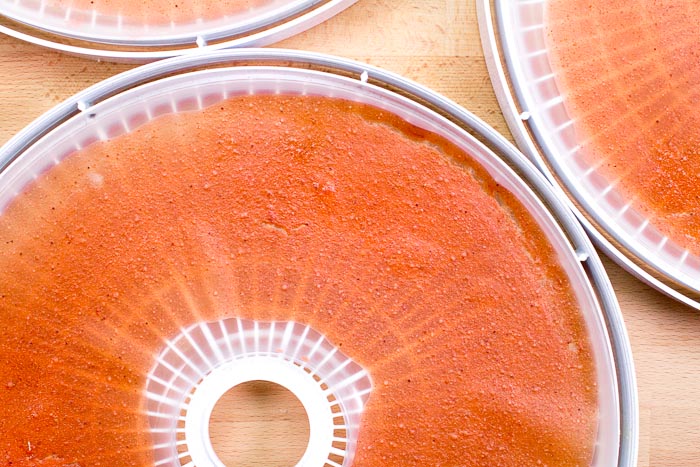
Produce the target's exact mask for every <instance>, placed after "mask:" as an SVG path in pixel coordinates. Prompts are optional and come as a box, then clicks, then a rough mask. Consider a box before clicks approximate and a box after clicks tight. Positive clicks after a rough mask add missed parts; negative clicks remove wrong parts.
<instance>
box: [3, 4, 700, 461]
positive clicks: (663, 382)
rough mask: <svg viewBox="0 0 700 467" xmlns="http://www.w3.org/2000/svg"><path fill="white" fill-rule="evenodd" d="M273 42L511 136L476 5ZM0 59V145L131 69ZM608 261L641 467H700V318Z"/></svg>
mask: <svg viewBox="0 0 700 467" xmlns="http://www.w3.org/2000/svg"><path fill="white" fill-rule="evenodd" d="M277 46H280V47H287V48H295V49H305V50H311V51H318V52H325V53H330V54H335V55H340V56H344V57H348V58H352V59H356V60H360V61H364V62H367V63H370V64H373V65H376V66H379V67H381V68H385V69H388V70H391V71H394V72H396V73H399V74H401V75H403V76H405V77H408V78H410V79H412V80H415V81H417V82H419V83H421V84H424V85H426V86H428V87H430V88H432V89H433V90H435V91H437V92H439V93H441V94H444V95H445V96H447V97H449V98H451V99H452V100H454V101H456V102H457V103H459V104H461V105H463V106H464V107H466V108H467V109H469V110H471V111H472V112H474V113H475V114H476V115H478V116H479V117H481V118H482V119H483V120H485V121H486V122H487V123H489V124H490V125H492V126H493V127H495V128H496V129H497V130H499V131H500V132H501V133H503V134H506V135H509V133H508V129H507V127H506V124H505V122H504V120H503V117H502V115H501V113H500V110H499V107H498V104H497V102H496V98H495V96H494V93H493V91H492V88H491V83H490V81H489V77H488V74H487V71H486V66H485V63H484V59H483V53H482V49H481V43H480V40H479V35H478V29H477V22H476V7H475V5H474V3H473V2H472V1H460V0H359V2H358V3H357V4H356V5H354V6H352V7H351V8H349V9H348V10H346V11H344V12H342V13H341V14H339V15H338V16H336V17H335V18H332V19H331V20H329V21H327V22H326V23H324V24H322V25H320V26H317V27H316V28H313V29H312V30H310V31H307V32H305V33H302V34H300V35H299V36H297V37H294V38H291V39H288V40H285V41H283V42H282V43H279V44H277ZM0 63H1V65H0V143H4V142H5V141H7V140H8V139H9V138H10V137H11V136H12V135H14V134H15V133H16V132H17V131H19V130H20V129H21V128H23V127H24V126H25V125H27V124H28V123H29V122H31V121H32V120H33V119H35V118H37V117H38V116H40V115H41V114H42V113H43V112H45V111H47V110H48V109H50V108H51V107H52V106H54V105H55V104H58V103H59V102H61V101H62V100H64V99H65V98H67V97H69V96H70V95H72V94H74V93H76V92H78V91H80V90H82V89H84V88H85V87H87V86H89V85H91V84H93V83H96V82H98V81H100V80H102V79H104V78H106V77H108V76H111V75H114V74H116V73H118V72H120V71H124V70H127V69H129V68H131V67H133V65H124V64H112V63H106V62H95V61H92V60H89V59H82V58H76V57H69V56H65V55H61V54H58V53H55V52H51V51H48V50H44V49H41V48H39V47H36V46H33V45H29V44H25V43H22V42H19V41H17V40H15V39H13V38H10V37H4V36H2V37H0ZM605 265H606V268H607V270H608V273H609V275H610V278H611V280H612V283H613V286H614V288H615V291H616V292H617V296H618V299H619V302H620V306H621V308H622V312H623V314H624V318H625V321H626V323H627V327H628V330H629V335H630V339H631V342H632V348H633V352H634V358H635V365H636V372H637V378H638V385H639V398H640V418H641V427H640V433H641V436H640V450H639V465H640V466H669V467H671V466H678V467H692V466H700V314H699V313H698V312H695V311H693V310H692V309H690V308H687V307H684V306H682V305H680V304H678V303H676V302H674V301H672V300H670V299H668V298H666V297H665V296H663V295H661V294H660V293H658V292H656V291H654V290H651V289H650V288H649V287H647V286H645V285H643V284H642V283H640V282H639V281H638V280H636V279H635V278H633V277H632V276H630V275H629V274H627V273H626V272H625V271H623V270H622V269H620V268H619V267H618V266H616V265H614V264H613V263H612V262H611V261H609V260H605ZM266 390H267V389H263V392H264V391H266ZM282 398H283V397H282ZM250 465H253V464H250ZM260 465H271V464H265V463H260Z"/></svg>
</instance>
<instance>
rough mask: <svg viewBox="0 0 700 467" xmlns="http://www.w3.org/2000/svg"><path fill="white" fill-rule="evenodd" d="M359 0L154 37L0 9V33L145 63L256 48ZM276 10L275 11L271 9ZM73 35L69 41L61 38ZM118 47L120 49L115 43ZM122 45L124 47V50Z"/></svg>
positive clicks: (299, 5)
mask: <svg viewBox="0 0 700 467" xmlns="http://www.w3.org/2000/svg"><path fill="white" fill-rule="evenodd" d="M357 1H358V0H326V1H324V0H296V1H295V2H294V4H293V5H291V6H290V7H289V8H283V9H277V10H275V11H273V12H270V13H268V14H265V15H262V16H261V17H259V18H255V19H254V20H252V21H250V22H248V23H246V24H245V25H243V26H242V25H240V24H229V25H224V26H217V27H215V28H211V29H203V30H196V31H195V30H192V31H188V32H186V33H174V34H167V35H162V36H161V35H159V36H153V37H121V36H114V35H91V34H85V33H82V32H80V31H75V30H71V29H70V28H67V27H65V28H64V27H58V28H56V27H47V26H45V25H42V24H41V23H38V22H36V21H29V20H27V19H26V18H18V17H17V16H16V15H11V14H7V12H3V11H2V10H1V9H0V18H4V19H5V21H3V22H1V23H0V33H3V34H6V35H8V36H11V37H14V38H16V39H19V40H22V41H25V42H29V43H31V44H35V45H39V46H42V47H47V48H50V49H53V50H58V51H60V52H64V53H67V54H70V55H75V56H80V57H88V58H93V59H98V60H108V61H114V62H127V63H146V62H151V61H154V60H160V59H163V58H170V57H175V56H179V55H186V54H190V53H201V52H208V51H214V50H222V49H228V48H234V47H261V46H264V45H269V44H272V43H275V42H278V41H281V40H283V39H286V38H288V37H292V36H294V35H296V34H299V33H301V32H303V31H305V30H307V29H310V28H312V27H314V26H316V25H318V24H320V23H322V22H324V21H327V20H328V19H330V18H332V17H333V16H335V15H336V14H338V13H340V12H341V11H343V10H345V9H347V8H349V7H350V6H352V5H353V4H355V3H356V2H357ZM276 12H277V13H280V15H276V14H275V13H276ZM71 39H75V40H76V41H74V43H70V42H66V41H67V40H68V41H70V40H71ZM120 47H121V48H120ZM124 47H129V49H127V50H123V48H124Z"/></svg>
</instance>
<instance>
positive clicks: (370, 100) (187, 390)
mask: <svg viewBox="0 0 700 467" xmlns="http://www.w3.org/2000/svg"><path fill="white" fill-rule="evenodd" d="M277 63H285V64H287V65H286V66H279V65H275V66H273V65H272V64H277ZM244 65H245V66H244ZM321 70H323V71H321ZM270 92H272V93H282V94H284V93H294V94H309V95H320V96H327V97H340V98H344V99H349V100H353V101H359V102H363V103H367V104H370V105H373V106H375V107H378V108H380V109H384V110H386V111H389V112H391V113H394V114H396V115H398V116H400V117H402V118H403V119H404V120H406V121H408V122H410V123H411V124H413V125H416V126H418V127H421V128H423V129H426V130H429V131H431V132H434V133H437V134H439V135H441V136H443V137H444V138H446V139H447V140H449V141H450V142H452V143H454V144H456V145H457V146H458V147H460V148H462V149H463V150H465V151H466V152H468V153H469V154H471V155H472V156H473V157H474V158H475V159H476V160H477V162H479V163H480V164H481V165H482V166H483V167H484V168H485V169H486V170H487V171H488V172H489V173H490V174H491V175H492V176H493V177H494V179H495V180H496V181H497V182H498V183H499V184H501V185H502V186H504V187H506V188H507V189H508V190H510V191H511V192H512V193H513V194H514V195H515V196H516V197H517V199H518V200H519V201H520V202H521V203H522V204H523V205H524V206H525V207H526V208H527V209H528V210H529V212H530V213H531V214H532V215H533V217H534V218H535V220H536V221H537V222H538V224H539V225H540V226H541V228H542V230H543V231H544V233H545V235H546V236H547V239H548V240H549V242H550V243H551V244H552V246H553V248H554V249H555V251H556V252H557V255H558V258H559V260H560V262H561V265H562V266H563V268H564V270H565V271H566V273H567V275H568V276H569V279H570V281H571V283H572V286H573V289H574V293H575V295H576V298H577V300H578V302H579V304H580V308H581V312H582V314H583V317H584V319H585V323H586V326H587V329H588V332H589V339H590V342H591V345H592V348H593V358H594V362H595V366H596V374H597V379H598V380H597V387H598V391H599V393H598V400H599V424H598V435H597V442H596V447H595V460H594V464H593V465H594V466H597V467H602V466H612V465H617V466H625V467H627V466H633V465H635V463H636V453H637V436H638V409H637V396H636V382H635V377H634V368H633V364H632V358H631V350H630V346H629V342H628V339H627V335H626V331H625V328H624V323H623V321H622V317H621V314H620V310H619V307H618V305H617V302H616V299H615V297H614V294H613V291H612V288H611V285H610V283H609V281H608V279H607V276H606V275H605V272H604V270H603V268H602V265H601V263H600V259H599V258H598V256H597V254H596V252H595V249H594V248H593V246H592V245H591V244H590V242H589V240H588V238H587V237H586V235H585V233H584V232H583V230H582V229H581V227H580V225H579V224H578V222H577V221H576V220H575V218H574V217H573V215H572V214H571V212H570V211H569V210H568V208H567V207H566V206H565V205H564V204H563V203H562V202H561V201H560V199H559V198H558V197H557V196H556V194H555V193H554V192H553V190H552V189H551V188H550V186H549V184H548V183H547V181H546V180H545V179H544V178H543V177H542V176H541V175H540V174H539V173H538V172H537V171H536V170H535V169H534V167H532V166H531V165H530V164H529V163H528V162H527V161H526V160H525V159H524V157H523V156H522V155H521V154H519V153H518V152H517V151H516V150H514V148H513V147H512V146H510V144H509V143H508V142H507V141H506V140H505V139H504V138H503V137H501V136H500V135H498V134H497V133H496V132H495V131H494V130H492V129H491V128H490V127H488V126H486V125H485V124H484V123H483V122H481V121H480V120H478V119H477V118H476V117H474V116H473V115H472V114H470V113H469V112H467V111H465V110H464V109H462V108H461V107H459V106H457V105H455V104H454V103H452V102H450V101H448V100H447V99H444V98H442V97H441V96H439V95H436V94H435V93H433V92H431V91H429V90H427V89H425V88H423V87H421V86H419V85H416V84H414V83H411V82H409V81H407V80H405V79H403V78H400V77H398V76H396V75H393V74H391V73H388V72H384V71H381V70H379V69H376V68H373V67H370V66H367V65H362V64H358V63H355V62H352V61H348V60H344V59H340V58H333V57H328V56H323V55H317V54H311V53H304V52H293V51H278V50H274V49H265V50H257V49H249V50H232V51H221V52H216V53H212V54H202V55H197V56H189V57H180V58H176V59H171V60H165V61H161V62H158V63H154V64H151V65H147V66H144V67H141V68H138V69H135V70H131V71H129V72H126V73H123V74H121V75H118V76H116V77H114V78H111V79H108V80H106V81H104V82H103V83H101V84H98V85H96V86H93V87H91V88H89V89H87V90H86V91H84V92H82V93H79V94H78V95H76V96H74V97H73V98H71V99H70V100H68V101H67V102H65V103H63V104H61V105H59V106H58V107H56V108H54V109H53V110H52V111H50V112H49V113H47V114H46V115H44V116H43V117H41V118H40V119H38V120H37V121H35V122H34V123H32V124H31V125H30V126H29V127H27V128H26V129H25V130H24V131H23V132H21V133H20V134H18V135H17V136H16V137H15V138H13V139H12V140H11V141H10V142H8V143H7V144H6V145H5V146H4V147H2V148H1V149H0V212H1V211H2V209H3V208H4V207H5V206H6V205H7V204H8V203H9V202H11V201H12V200H13V199H14V198H15V197H16V196H17V194H18V193H19V192H21V191H22V189H23V187H25V186H26V185H27V184H28V183H30V182H31V181H32V180H33V179H34V177H35V176H36V174H38V173H42V172H44V171H46V170H49V169H50V168H51V167H53V166H54V165H56V164H60V163H61V160H62V159H63V158H65V157H67V156H69V155H70V154H71V153H72V152H74V151H76V150H79V149H80V148H82V147H84V146H85V145H87V144H90V143H91V142H94V141H96V140H104V139H108V138H112V137H115V136H117V135H119V134H123V133H127V132H130V131H133V130H134V129H135V128H137V127H138V126H139V125H142V124H143V123H145V122H147V121H149V120H150V119H152V118H155V117H156V116H158V115H161V114H163V113H169V112H177V111H181V110H193V109H200V108H203V107H206V106H209V105H212V104H215V103H217V102H219V101H221V100H223V99H226V98H227V97H230V96H234V95H240V94H256V93H270ZM110 96H111V97H110ZM418 102H421V103H422V104H420V103H418ZM429 107H430V108H429ZM431 109H436V110H439V112H440V113H437V112H435V111H434V110H431ZM441 114H442V115H441ZM283 341H284V342H285V344H284V345H282V344H280V343H281V342H283ZM300 348H306V350H305V351H304V352H303V354H304V355H309V354H311V355H314V354H315V352H316V351H318V352H319V353H318V355H319V358H318V359H314V358H311V359H308V360H307V359H304V360H300V359H299V358H298V355H299V353H298V352H297V350H298V349H300ZM272 349H274V351H273V350H272ZM278 349H287V350H284V351H281V352H280V351H278ZM309 349H311V350H309ZM314 349H316V350H314ZM323 349H325V350H323ZM188 354H190V355H191V356H190V357H187V355H188ZM183 356H185V358H183ZM250 359H255V360H250ZM270 359H272V360H274V365H277V366H279V368H277V366H275V367H274V368H273V367H272V366H270V367H269V368H268V369H269V370H270V371H263V370H264V368H266V367H265V365H266V363H265V362H272V360H270ZM329 359H335V360H334V364H333V365H332V366H331V370H327V369H324V364H325V363H326V362H327V361H328V360H329ZM188 361H189V362H190V363H187V362H188ZM246 361H247V362H249V363H246ZM302 361H303V363H302ZM178 362H179V363H178ZM194 362H198V363H194ZM250 362H255V363H256V364H260V365H262V366H263V370H260V371H258V370H256V369H255V368H256V367H257V366H258V365H252V364H250ZM270 365H273V363H270ZM229 366H230V367H231V368H233V367H238V368H243V369H244V373H245V372H250V378H247V377H246V378H242V379H238V380H236V379H227V378H224V377H222V376H221V375H222V374H223V373H225V372H226V371H227V370H226V368H227V367H229ZM302 366H303V367H304V368H305V370H304V369H302V370H300V368H301V367H302ZM195 368H196V369H195ZM339 368H340V369H341V370H342V371H340V370H338V369H339ZM275 369H278V370H279V371H273V370H275ZM285 372H288V374H286V375H285ZM315 375H316V376H318V379H315V378H314V376H315ZM251 378H252V379H266V378H268V379H270V378H273V379H274V382H276V383H278V384H280V385H282V386H284V387H286V388H288V389H289V390H290V391H291V392H292V393H294V394H295V395H296V396H297V397H298V398H299V400H300V401H302V403H303V405H304V406H305V408H306V409H307V412H308V413H309V418H310V427H311V436H312V437H313V438H314V440H313V441H314V442H310V444H309V448H308V449H307V453H306V454H305V455H304V457H303V458H302V461H303V462H302V463H300V464H299V465H309V466H311V465H319V466H320V465H322V464H317V463H316V462H318V459H328V456H329V453H331V454H333V452H332V447H331V446H330V445H328V443H327V442H324V443H321V444H320V447H319V444H318V443H316V442H315V441H317V440H319V439H325V440H326V441H328V440H333V438H334V435H333V426H331V425H329V422H328V416H329V413H331V412H329V410H331V409H330V406H329V403H328V402H329V400H330V399H329V398H328V394H327V392H324V391H330V392H331V393H332V395H333V396H334V397H333V398H332V399H333V400H334V401H337V403H338V404H340V413H342V414H344V422H343V423H344V426H346V427H347V428H348V430H347V440H346V441H347V443H346V449H345V451H344V452H342V453H340V454H341V457H342V459H343V461H342V462H341V463H338V465H350V463H351V462H352V457H353V452H352V449H353V448H354V440H355V439H356V436H357V432H356V430H357V429H361V428H358V422H357V420H358V419H357V418H356V416H357V414H358V413H361V410H362V406H363V404H364V402H365V401H366V400H367V398H368V397H369V398H371V389H370V387H371V375H367V373H366V372H365V371H364V370H363V369H362V368H361V367H359V365H357V364H356V363H354V362H353V361H352V360H350V359H349V358H347V357H344V356H343V355H342V354H340V353H338V351H337V350H334V347H333V344H332V343H330V342H327V341H326V340H325V339H324V338H323V336H321V335H320V334H319V333H317V332H316V331H314V330H313V329H310V328H305V327H304V326H303V325H300V324H295V323H257V322H242V321H236V320H224V321H221V322H217V323H193V325H192V327H190V328H187V329H183V330H182V334H181V335H180V336H172V339H171V340H170V341H168V342H167V343H164V347H163V351H162V352H161V354H160V355H157V356H156V355H154V366H153V368H152V370H151V373H150V374H149V379H148V381H149V383H148V386H147V387H146V388H144V391H145V392H146V398H147V400H148V410H149V420H150V422H151V429H152V430H154V435H156V436H158V440H159V446H160V448H161V449H162V451H163V457H162V463H163V465H173V466H176V465H178V460H177V458H178V455H182V453H179V451H178V450H177V449H178V448H177V446H178V445H180V444H182V443H185V444H187V445H188V446H190V445H192V446H194V450H193V451H192V452H191V453H190V454H188V455H189V456H190V457H191V458H192V459H193V460H197V461H198V460H200V459H206V458H209V459H210V460H211V459H212V457H211V456H212V455H213V452H212V451H211V449H210V446H209V445H208V444H207V442H208V438H207V434H206V433H204V432H203V429H202V427H205V426H207V423H206V420H207V417H208V414H210V413H211V408H212V407H213V403H215V400H214V399H216V398H217V397H218V396H217V395H221V394H222V391H224V392H225V390H227V389H229V388H230V387H231V386H232V385H235V384H239V383H241V382H243V381H244V380H247V379H251ZM334 378H335V379H334ZM319 381H321V382H324V383H326V386H325V388H323V387H320V386H319V384H318V383H319ZM336 382H337V384H336ZM198 388H199V389H201V390H202V391H203V392H199V395H198V391H199V389H198ZM202 394H205V395H209V396H211V397H202V396H201V395H202ZM190 409H192V412H190ZM324 410H325V411H326V412H325V415H324ZM182 411H185V412H186V413H187V415H186V421H185V427H184V428H182V427H180V425H179V424H178V420H177V419H178V417H179V416H181V414H182V413H183V412H182ZM314 414H318V416H317V415H314ZM187 417H189V418H187ZM312 417H313V419H312ZM187 420H189V423H190V425H188V424H187V423H188V422H187ZM188 426H189V427H190V428H189V429H188ZM192 427H194V428H192ZM197 427H199V428H197ZM178 430H180V431H178ZM183 437H184V439H183ZM178 453H179V454H178ZM335 454H336V455H337V454H338V453H335ZM312 460H313V461H312ZM307 461H308V463H307ZM205 462H206V461H205ZM213 462H216V461H213ZM195 465H205V464H202V463H199V464H195Z"/></svg>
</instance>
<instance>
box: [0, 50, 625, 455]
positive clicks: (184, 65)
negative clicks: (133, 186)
mask: <svg viewBox="0 0 700 467" xmlns="http://www.w3.org/2000/svg"><path fill="white" fill-rule="evenodd" d="M251 63H255V64H258V65H282V66H285V67H298V68H312V69H317V70H318V69H321V70H324V71H332V72H333V73H337V74H340V75H344V76H351V77H354V78H355V79H360V80H361V81H364V82H367V81H369V82H370V83H373V84H374V83H377V84H379V85H380V86H381V87H384V88H385V89H390V90H393V91H395V92H398V93H399V94H401V95H403V96H405V97H408V98H409V99H411V100H415V101H417V102H420V103H422V104H424V105H426V104H427V106H428V107H429V108H432V109H433V110H435V109H438V112H439V113H440V114H442V115H443V116H444V117H446V118H448V119H449V120H451V121H452V122H453V123H456V124H457V125H458V126H461V127H462V128H463V129H467V131H468V132H469V133H471V134H472V135H473V136H475V137H476V138H477V139H478V140H479V141H480V142H481V143H482V144H484V145H485V146H486V147H487V148H488V149H489V150H491V151H493V152H496V153H497V154H498V155H499V156H501V159H502V160H503V162H504V163H505V164H507V165H508V166H510V168H511V169H512V170H513V171H515V173H517V174H518V175H519V176H520V177H521V178H523V180H524V182H525V183H526V185H527V186H528V187H529V188H530V189H531V190H532V191H533V192H534V193H535V194H536V196H537V197H538V198H539V200H540V202H542V203H543V204H544V205H545V206H546V207H547V208H548V211H549V213H550V214H551V215H552V216H553V217H554V219H556V223H557V224H558V227H559V228H560V229H561V231H562V232H563V234H564V235H565V237H566V239H567V241H568V242H569V243H570V247H571V249H572V251H573V252H574V253H575V255H576V257H577V260H578V261H579V262H580V264H581V266H582V268H583V271H584V273H585V275H586V276H587V279H588V281H589V283H590V286H591V287H592V289H593V291H594V293H595V294H596V300H597V301H598V304H599V308H600V310H601V312H602V314H603V319H604V321H605V322H604V323H602V324H603V325H604V326H605V328H606V331H607V336H608V339H609V344H610V346H611V349H610V350H611V353H612V358H613V362H614V369H615V381H616V390H617V400H618V403H619V417H620V433H619V434H620V440H619V446H620V447H619V455H618V458H619V463H618V465H619V466H633V465H636V456H637V444H638V430H639V428H638V427H639V413H638V396H637V385H636V376H635V371H634V364H633V359H632V352H631V346H630V342H629V338H628V335H627V331H626V328H625V325H624V320H623V317H622V313H621V311H620V308H619V305H618V302H617V299H616V297H615V294H614V291H613V288H612V285H611V283H610V281H609V279H608V276H607V274H606V272H605V269H604V267H603V265H602V263H601V261H600V258H599V257H598V254H597V252H596V250H595V248H594V247H593V245H592V244H591V242H590V240H589V239H588V237H587V235H586V233H585V231H584V230H583V229H582V227H581V225H580V224H579V222H578V221H577V219H576V217H575V216H574V215H573V213H572V212H571V210H570V209H569V208H568V207H567V205H566V204H565V203H564V202H563V201H562V200H561V198H560V196H559V195H558V194H557V193H556V192H555V191H554V190H553V189H552V186H551V185H550V183H549V182H548V181H547V180H546V179H545V178H544V176H543V175H542V174H541V173H540V172H538V170H537V169H536V168H535V167H534V166H533V165H532V163H531V162H529V161H528V160H527V159H526V158H525V156H523V155H522V153H520V152H519V151H518V150H517V149H516V148H515V147H514V146H513V145H511V144H510V143H509V142H508V141H507V140H506V139H505V138H504V137H503V136H501V135H500V134H499V133H497V132H496V131H495V130H494V129H493V128H491V127H490V126H488V125H487V124H486V123H484V122H483V121H482V120H480V119H479V118H478V117H476V116H475V115H473V114H472V113H471V112H469V111H467V110H466V109H464V108H463V107H461V106H459V105H458V104H456V103H454V102H452V101H451V100H449V99H447V98H445V97H443V96H441V95H439V94H437V93H435V92H433V91H431V90H429V89H428V88H426V87H423V86H421V85H419V84H417V83H414V82H412V81H410V80H408V79H405V78H403V77H401V76H399V75H396V74H393V73H391V72H388V71H384V70H381V69H379V68H376V67H373V66H370V65H366V64H362V63H359V62H355V61H352V60H349V59H344V58H340V57H333V56H330V55H325V54H319V53H311V52H303V51H295V50H284V49H271V48H267V49H234V50H225V51H216V52H212V53H208V54H196V55H189V56H185V57H176V58H172V59H169V60H163V61H159V62H156V63H152V64H149V65H145V66H142V67H139V68H135V69H132V70H129V71H126V72H123V73H121V74H119V75H116V76H114V77H111V78H108V79H106V80H104V81H103V82H101V83H98V84H96V85H93V86H91V87H89V88H88V89H86V90H84V91H82V92H79V93H78V94H76V95H74V96H72V97H71V98H69V99H67V100H66V101H64V102H63V103H62V104H59V105H57V106H56V107H54V108H53V109H52V110H50V111H48V112H47V113H45V114H44V115H42V116H41V117H39V118H37V119H36V120H35V121H34V122H32V123H31V124H29V125H28V126H27V127H26V128H25V129H24V130H22V131H21V132H20V133H18V134H17V135H16V136H15V137H14V138H12V139H11V140H10V141H8V142H7V143H6V144H5V145H4V146H2V147H1V148H0V171H2V170H4V168H5V167H7V166H8V165H9V164H10V163H12V161H13V160H14V159H16V158H17V157H18V156H19V155H20V154H22V153H23V152H24V151H25V150H27V149H28V148H29V147H30V146H31V145H32V144H34V143H35V142H36V141H38V140H39V139H41V138H42V137H43V136H44V135H46V134H48V133H49V132H51V131H52V130H53V129H55V128H56V127H58V126H59V125H60V124H61V123H62V122H64V121H66V120H68V119H69V118H71V117H73V116H75V115H77V114H80V113H82V112H86V111H88V110H89V109H90V108H91V107H92V106H93V105H95V104H97V103H99V102H101V101H104V100H106V99H109V98H110V97H112V96H114V95H116V94H119V93H120V92H122V91H124V90H127V89H129V88H132V87H134V86H138V85H140V84H144V83H147V82H150V81H155V80H158V79H160V78H164V77H167V76H171V75H173V74H179V73H185V72H188V71H193V70H197V69H201V68H203V67H211V66H235V65H237V64H238V65H250V64H251Z"/></svg>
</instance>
